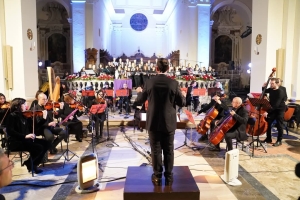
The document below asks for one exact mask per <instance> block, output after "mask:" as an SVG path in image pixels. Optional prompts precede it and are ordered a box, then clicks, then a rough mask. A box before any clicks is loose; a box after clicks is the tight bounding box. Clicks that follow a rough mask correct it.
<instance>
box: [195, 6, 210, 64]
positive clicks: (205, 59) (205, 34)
mask: <svg viewBox="0 0 300 200" xmlns="http://www.w3.org/2000/svg"><path fill="white" fill-rule="evenodd" d="M197 6H198V61H199V62H202V66H205V67H206V68H207V67H208V65H209V51H210V3H201V4H198V5H197Z"/></svg>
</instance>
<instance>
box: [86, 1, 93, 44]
mask: <svg viewBox="0 0 300 200" xmlns="http://www.w3.org/2000/svg"><path fill="white" fill-rule="evenodd" d="M93 7H94V3H93V1H91V2H90V3H87V4H86V14H85V17H86V19H85V23H86V26H85V27H86V36H85V41H86V46H85V48H86V49H88V48H94V33H93V31H94V21H93V12H94V8H93Z"/></svg>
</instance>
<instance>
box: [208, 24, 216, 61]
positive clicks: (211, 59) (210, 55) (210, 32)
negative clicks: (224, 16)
mask: <svg viewBox="0 0 300 200" xmlns="http://www.w3.org/2000/svg"><path fill="white" fill-rule="evenodd" d="M213 25H214V21H213V20H211V21H210V23H209V65H211V64H212V63H214V61H213V58H212V55H214V52H213V51H214V49H215V48H214V47H213V46H212V26H213Z"/></svg>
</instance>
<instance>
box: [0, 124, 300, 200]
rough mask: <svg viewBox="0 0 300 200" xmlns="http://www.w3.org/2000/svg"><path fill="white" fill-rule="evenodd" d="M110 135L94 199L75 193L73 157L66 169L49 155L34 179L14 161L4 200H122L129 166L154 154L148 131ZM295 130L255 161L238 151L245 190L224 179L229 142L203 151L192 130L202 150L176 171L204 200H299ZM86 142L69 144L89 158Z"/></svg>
mask: <svg viewBox="0 0 300 200" xmlns="http://www.w3.org/2000/svg"><path fill="white" fill-rule="evenodd" d="M109 130H110V135H111V137H112V138H113V139H114V142H115V143H112V142H111V141H107V142H103V143H100V144H98V145H96V147H95V151H96V152H97V155H98V159H99V162H100V163H101V164H102V167H103V169H104V172H101V171H100V178H99V182H100V183H101V184H100V191H98V192H95V193H90V194H78V193H76V192H75V187H76V186H77V170H76V162H77V160H78V158H76V157H74V158H73V159H72V160H71V161H69V162H66V165H65V167H64V168H63V162H64V158H63V157H61V158H59V156H60V155H59V154H58V155H55V156H49V158H50V160H51V162H48V163H46V164H45V167H44V168H43V169H44V172H43V173H42V174H39V175H36V176H35V177H31V175H30V174H29V173H28V172H27V171H26V170H25V168H24V167H21V165H20V162H19V160H18V159H15V161H16V164H15V168H14V169H13V175H14V176H13V180H14V181H13V183H12V184H11V186H7V187H5V188H2V189H1V190H0V193H2V194H4V196H5V197H6V199H101V200H102V199H103V200H110V199H112V200H118V199H123V189H124V183H125V176H126V172H127V167H128V166H140V165H141V164H143V163H149V162H148V160H147V157H149V155H148V153H147V151H149V152H150V147H149V145H148V144H145V141H146V140H145V139H146V138H147V134H146V132H145V131H144V132H140V131H135V132H134V131H133V130H132V127H127V126H126V127H125V134H123V133H122V132H121V131H120V128H119V127H110V129H109ZM299 130H300V129H299ZM293 131H294V132H295V133H292V132H290V135H289V136H287V135H285V136H284V143H283V145H282V146H280V147H272V146H271V145H269V144H268V148H267V151H268V152H267V153H265V152H263V150H262V148H261V147H259V148H258V149H255V152H254V155H255V156H254V157H251V156H249V154H248V153H246V152H244V151H240V155H239V177H238V179H239V180H240V181H241V182H242V185H241V186H237V187H233V186H229V185H227V184H225V183H224V182H223V181H222V180H221V178H220V175H222V174H223V173H224V163H225V160H224V155H225V150H224V149H225V143H221V148H222V151H221V152H210V151H208V150H207V148H204V147H206V146H207V144H206V143H198V142H197V141H198V138H199V134H198V133H197V132H196V131H195V130H193V133H192V134H190V130H189V131H188V135H187V138H188V139H187V144H188V145H189V146H193V145H197V146H199V147H201V148H200V150H197V151H193V150H192V149H190V148H188V147H187V146H183V147H181V148H179V149H178V150H175V166H189V168H190V171H191V173H192V175H193V177H194V179H195V181H196V183H197V185H198V187H199V189H200V199H209V200H212V199H216V200H217V199H230V200H232V199H272V200H273V199H297V198H298V196H300V179H299V178H297V177H296V175H295V173H294V168H295V165H296V163H298V162H299V161H300V151H299V150H300V140H299V137H300V135H299V134H298V133H297V132H298V130H296V129H293ZM184 133H185V131H182V130H177V131H176V135H175V147H179V146H181V145H182V144H183V142H184V139H185V136H184ZM273 136H276V133H274V135H273ZM71 138H72V139H73V136H71ZM88 140H90V135H89V137H88V138H86V139H85V140H84V141H83V142H82V143H78V142H76V141H71V143H70V145H69V148H70V149H71V150H72V151H73V152H75V153H76V154H77V155H78V156H81V155H83V154H88V153H91V152H92V146H91V144H89V141H88ZM129 141H130V142H131V143H130V142H129ZM190 141H194V142H193V143H191V142H190ZM273 141H274V140H273ZM249 142H250V139H249ZM116 144H117V145H118V146H116ZM132 144H133V145H132ZM65 147H66V144H65V143H63V148H64V149H65ZM133 147H136V148H137V149H138V150H139V151H140V152H141V153H139V152H137V151H135V150H134V148H133ZM250 153H251V152H250ZM142 154H143V155H142ZM144 155H145V156H144ZM149 178H150V177H149Z"/></svg>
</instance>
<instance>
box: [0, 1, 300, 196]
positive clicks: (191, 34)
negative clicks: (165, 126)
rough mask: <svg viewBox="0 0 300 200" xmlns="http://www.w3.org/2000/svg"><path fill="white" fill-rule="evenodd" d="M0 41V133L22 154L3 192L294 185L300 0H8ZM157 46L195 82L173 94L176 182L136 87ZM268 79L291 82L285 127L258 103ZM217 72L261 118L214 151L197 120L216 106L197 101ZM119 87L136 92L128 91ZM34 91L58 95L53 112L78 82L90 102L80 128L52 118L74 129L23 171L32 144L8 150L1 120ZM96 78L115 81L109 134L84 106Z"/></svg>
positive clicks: (272, 189)
mask: <svg viewBox="0 0 300 200" xmlns="http://www.w3.org/2000/svg"><path fill="white" fill-rule="evenodd" d="M0 46H1V48H0V77H2V78H0V93H1V94H0V110H1V113H0V114H1V115H0V120H1V121H0V139H1V142H0V144H1V145H2V146H1V147H2V148H3V149H4V150H5V151H6V153H8V152H9V153H8V156H9V159H10V160H12V161H13V162H14V165H13V168H12V182H11V183H10V184H9V185H7V186H4V187H2V188H0V194H2V195H3V196H4V197H5V199H38V198H39V199H103V200H110V199H111V200H116V199H125V200H126V199H128V200H129V199H130V200H134V199H142V198H144V199H171V198H172V199H191V200H192V199H209V200H212V199H216V200H217V199H230V200H233V199H243V200H244V199H270V200H271V199H272V200H274V199H285V200H287V199H298V198H300V187H299V186H300V175H299V162H300V140H299V139H300V129H299V128H300V84H299V83H298V77H300V1H299V0H276V1H274V0H264V1H262V0H0ZM160 58H165V59H167V60H168V64H169V69H168V71H167V73H166V75H167V76H168V77H169V78H172V79H174V80H176V81H178V83H179V86H180V89H181V90H182V91H185V92H187V91H188V88H189V87H192V85H193V84H194V83H195V85H196V86H193V87H195V89H193V90H194V93H192V99H193V100H192V101H191V103H190V104H189V105H187V106H186V107H183V108H179V107H176V112H177V116H178V121H177V129H176V132H175V138H174V183H173V186H172V187H167V186H161V187H158V186H153V185H152V183H151V174H152V171H151V170H152V162H151V148H150V144H149V137H148V132H147V130H146V128H145V126H146V124H147V121H146V120H145V119H143V116H145V115H143V114H142V112H141V110H143V106H144V104H143V105H136V104H135V99H136V98H137V92H136V89H137V88H138V87H143V86H144V84H145V83H146V81H151V78H153V77H155V76H156V74H157V72H156V68H155V67H156V65H157V62H158V60H159V59H160ZM275 79H276V80H275ZM274 80H275V83H276V84H277V85H278V88H279V89H280V87H283V88H285V95H286V98H285V99H284V104H285V105H286V110H285V111H284V112H283V113H284V117H283V123H282V128H281V129H280V128H279V127H278V126H280V123H276V120H275V122H273V123H272V124H271V126H270V124H269V123H267V122H266V121H267V116H266V115H263V113H261V112H264V113H268V112H267V110H264V109H265V107H261V106H264V105H263V104H259V103H258V106H257V105H254V106H253V105H252V103H253V102H257V101H255V99H258V100H261V101H259V102H265V101H263V100H262V99H264V94H265V90H264V88H263V84H264V83H267V84H269V83H270V82H272V81H274ZM276 81H279V82H276ZM217 83H220V85H221V86H220V88H221V90H222V91H224V94H223V93H222V94H223V95H224V102H225V104H226V105H227V106H228V107H229V108H231V107H232V101H233V99H235V97H240V98H241V99H242V101H243V102H248V106H249V104H250V103H251V104H250V107H251V109H250V110H248V111H249V117H250V116H251V117H253V115H256V119H257V121H258V122H255V123H260V121H263V123H266V127H263V128H262V129H260V128H259V127H260V124H258V125H257V124H255V125H254V126H250V129H247V133H246V134H247V139H246V140H244V141H239V140H237V139H233V148H234V150H238V151H237V154H230V152H231V151H227V149H228V147H227V145H226V143H225V141H224V140H223V141H222V142H221V143H220V150H219V151H210V150H209V146H210V145H211V144H210V142H209V140H208V141H207V140H202V139H201V138H203V134H200V132H199V126H200V125H201V123H202V122H203V120H206V119H207V113H208V112H209V111H207V112H206V113H205V112H203V113H199V111H201V110H202V109H203V108H204V107H205V106H206V105H209V103H210V102H211V101H212V100H213V96H214V95H215V94H216V95H217V91H219V90H216V88H217V89H219V87H218V86H216V85H217ZM124 85H126V87H125V86H124ZM127 87H128V88H127ZM268 87H273V86H272V84H271V83H270V84H269V85H268ZM124 88H125V89H126V91H130V93H126V94H124V95H122V94H121V92H120V91H121V90H123V89H124ZM127 89H129V90H127ZM279 89H278V90H279ZM37 91H41V93H45V94H46V96H47V98H48V100H47V101H50V100H51V101H52V102H55V103H57V105H58V106H57V107H55V106H54V105H56V104H55V103H53V104H52V107H51V108H52V109H53V113H54V112H55V111H54V110H55V109H57V112H59V111H58V110H59V109H62V107H61V106H60V105H61V104H59V103H60V102H63V101H65V100H64V97H65V95H64V93H68V94H72V96H73V97H72V98H74V100H75V102H78V105H80V106H82V107H83V108H84V111H82V112H83V114H82V115H81V116H78V120H79V121H80V123H81V124H82V127H81V129H82V138H78V136H77V135H76V134H73V133H72V131H70V132H71V133H70V134H68V127H67V126H63V125H62V124H63V123H60V119H54V120H56V122H57V124H59V125H60V126H61V128H62V129H63V130H65V131H67V135H68V136H67V137H68V138H69V139H68V140H62V141H60V143H58V145H57V148H54V150H55V151H53V149H52V151H50V150H49V152H47V153H46V155H45V156H44V157H45V159H44V160H43V162H42V164H41V165H40V166H39V168H41V169H42V170H43V171H42V172H41V173H33V171H34V170H32V173H28V171H27V169H26V166H24V163H23V161H25V160H27V158H28V157H29V155H30V154H29V153H28V152H26V151H11V152H10V150H9V147H8V146H9V145H8V144H9V143H8V142H7V141H9V134H7V131H6V130H7V129H8V127H6V125H5V123H4V122H5V121H6V120H5V117H6V116H8V115H9V113H10V109H11V108H10V105H11V104H10V103H11V102H12V100H14V99H15V98H23V99H25V100H26V102H27V105H28V107H29V105H30V104H33V102H34V101H36V102H39V96H37ZM99 91H107V92H106V93H105V95H107V96H104V97H103V99H105V100H104V101H105V105H107V108H106V111H105V112H104V111H103V112H104V113H105V119H104V120H103V121H104V122H103V121H101V123H102V127H101V125H100V132H101V134H102V132H103V136H102V135H101V139H102V140H100V139H99V138H96V136H95V132H96V131H95V126H94V121H93V120H92V117H91V115H92V114H91V112H92V109H91V105H90V104H91V101H92V100H93V99H95V97H96V98H97V95H98V93H99ZM298 91H299V92H298ZM110 93H111V94H110ZM1 97H4V104H3V102H2V101H1ZM268 97H269V99H268ZM268 97H266V98H267V99H268V102H270V103H271V104H272V101H275V100H274V97H272V96H271V94H270V95H269V96H268ZM101 98H102V97H101ZM249 98H250V101H249ZM272 98H273V99H272ZM251 99H252V100H251ZM253 99H254V100H253ZM222 102H223V101H222ZM249 102H250V103H249ZM253 104H254V103H253ZM243 105H245V106H244V107H245V108H246V107H247V104H243ZM76 109H79V108H78V107H76ZM247 109H248V107H247ZM253 109H254V111H253ZM34 112H35V111H34V110H33V111H32V113H33V116H34ZM51 112H52V111H51ZM96 112H98V113H99V110H97V111H96ZM145 112H147V110H146V111H145ZM254 112H255V113H254ZM2 113H3V114H2ZM7 113H8V114H7ZM253 113H254V114H253ZM53 116H54V114H53ZM265 117H266V118H265ZM262 118H264V119H266V121H264V120H262ZM276 119H277V118H276ZM57 120H58V121H57ZM33 121H34V120H33ZM33 124H34V122H33ZM278 124H279V125H278ZM256 125H257V126H258V128H257V129H255V126H256ZM33 127H34V126H33ZM253 127H254V129H253ZM251 128H252V129H251ZM267 129H270V130H271V141H270V142H268V138H269V136H268V135H267V133H266V132H267ZM280 130H281V132H282V141H281V140H280V145H276V144H278V143H277V142H278V140H277V141H276V138H279V137H280ZM80 131H81V130H80ZM251 131H252V132H251ZM210 133H211V131H210V130H208V131H207V133H206V134H208V135H209V134H210ZM75 135H76V136H75ZM204 135H205V134H204ZM37 137H38V138H40V139H45V138H46V137H45V136H43V135H40V136H37ZM57 137H58V136H57ZM97 137H98V136H97ZM208 137H209V136H208ZM234 150H232V151H234ZM234 152H236V151H234ZM94 155H95V158H94V159H95V160H96V166H93V167H95V168H96V170H95V171H96V172H95V178H94V179H93V178H91V177H89V178H91V180H93V184H94V185H93V189H91V190H89V189H86V190H85V189H82V188H81V189H80V186H81V185H80V184H81V182H82V180H80V179H82V178H83V179H84V176H83V175H82V174H83V173H84V166H86V165H82V164H80V162H85V160H84V159H92V158H93V156H94ZM82 160H83V161H82ZM0 161H1V159H0ZM296 166H298V169H297V167H296ZM1 167H2V166H1V162H0V176H1V169H2V168H1ZM89 167H90V168H86V169H85V173H87V172H86V171H87V170H91V171H93V168H91V166H89ZM295 170H296V171H295ZM297 170H298V171H297ZM177 174H178V176H176V175H177ZM232 174H234V175H232ZM229 176H236V177H235V178H234V180H235V181H236V182H234V181H230V180H227V179H229V178H228V177H229ZM224 177H225V178H224ZM224 179H225V180H224ZM83 182H84V181H83ZM237 182H238V183H237ZM0 185H1V184H0ZM79 185H80V186H79ZM82 187H83V186H82Z"/></svg>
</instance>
